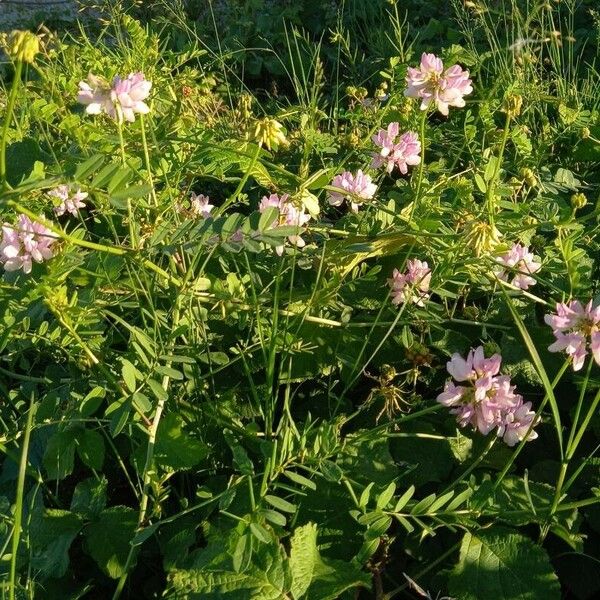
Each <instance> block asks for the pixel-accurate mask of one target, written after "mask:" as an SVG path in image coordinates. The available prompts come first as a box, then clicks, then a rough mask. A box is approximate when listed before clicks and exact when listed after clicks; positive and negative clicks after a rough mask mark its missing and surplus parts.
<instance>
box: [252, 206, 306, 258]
mask: <svg viewBox="0 0 600 600" xmlns="http://www.w3.org/2000/svg"><path fill="white" fill-rule="evenodd" d="M271 207H273V208H276V209H277V210H278V211H279V220H278V223H276V224H273V225H272V227H277V225H286V226H290V227H297V228H298V229H300V228H301V227H304V225H306V224H307V223H308V222H309V221H310V219H311V216H310V214H309V213H307V212H305V210H304V206H302V207H301V208H298V207H297V206H296V205H295V204H294V203H293V202H292V201H291V200H290V197H289V194H282V195H281V197H280V196H278V195H277V194H271V195H270V196H263V197H262V199H261V201H260V203H259V205H258V210H259V211H260V212H261V213H262V212H264V211H265V210H267V208H271ZM288 240H289V242H290V244H293V245H294V246H296V247H297V248H304V246H305V245H306V242H305V241H304V240H303V239H302V237H301V236H300V235H299V233H298V234H295V235H290V236H288ZM283 249H284V247H283V246H277V247H276V248H275V250H276V252H277V254H279V255H280V256H281V255H282V254H283Z"/></svg>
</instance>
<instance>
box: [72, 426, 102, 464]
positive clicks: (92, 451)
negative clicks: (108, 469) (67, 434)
mask: <svg viewBox="0 0 600 600" xmlns="http://www.w3.org/2000/svg"><path fill="white" fill-rule="evenodd" d="M77 454H78V456H79V458H80V459H81V462H83V463H84V464H86V465H87V466H88V467H90V469H95V470H96V471H100V470H101V469H102V465H103V464H104V438H103V437H102V434H100V433H98V432H97V431H94V430H93V429H84V430H82V431H81V432H80V433H79V434H78V435H77Z"/></svg>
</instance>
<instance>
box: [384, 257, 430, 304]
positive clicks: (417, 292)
mask: <svg viewBox="0 0 600 600" xmlns="http://www.w3.org/2000/svg"><path fill="white" fill-rule="evenodd" d="M387 281H388V284H389V286H390V288H391V296H392V304H395V305H396V306H397V305H398V304H403V303H405V302H412V303H414V304H416V305H417V306H425V302H424V301H425V300H427V299H428V298H429V293H428V292H429V285H430V283H431V269H430V268H429V265H428V264H427V263H426V262H425V261H421V260H419V259H418V258H411V259H409V260H407V261H406V271H405V272H404V273H400V271H398V269H394V272H393V273H392V277H391V279H388V280H387Z"/></svg>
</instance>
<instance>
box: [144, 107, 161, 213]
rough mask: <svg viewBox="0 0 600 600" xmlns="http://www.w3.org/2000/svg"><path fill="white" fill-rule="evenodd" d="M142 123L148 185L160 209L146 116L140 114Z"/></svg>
mask: <svg viewBox="0 0 600 600" xmlns="http://www.w3.org/2000/svg"><path fill="white" fill-rule="evenodd" d="M140 123H141V126H142V128H141V129H142V145H143V147H144V162H145V164H146V172H147V173H148V185H149V186H150V195H151V196H152V202H153V203H154V206H155V207H156V208H158V200H157V199H156V191H155V190H154V180H153V178H152V169H151V168H150V153H149V152H148V142H147V141H146V122H145V120H144V115H142V114H140Z"/></svg>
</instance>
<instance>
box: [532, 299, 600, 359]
mask: <svg viewBox="0 0 600 600" xmlns="http://www.w3.org/2000/svg"><path fill="white" fill-rule="evenodd" d="M544 321H545V322H546V323H547V324H548V325H550V327H552V333H554V337H555V338H556V341H555V342H554V343H553V344H551V345H550V346H549V347H548V350H550V352H560V351H561V350H564V351H565V352H566V354H567V356H570V357H571V358H572V359H573V370H574V371H579V370H580V369H581V368H582V367H583V364H584V363H585V357H586V356H587V354H588V345H589V349H590V350H591V351H592V356H593V358H594V360H595V361H596V364H597V365H600V306H596V307H594V306H593V304H592V301H591V300H590V301H589V302H588V303H587V304H586V305H585V306H583V304H581V302H579V301H578V300H571V302H568V303H565V302H559V303H557V304H556V314H550V315H546V316H545V317H544Z"/></svg>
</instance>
